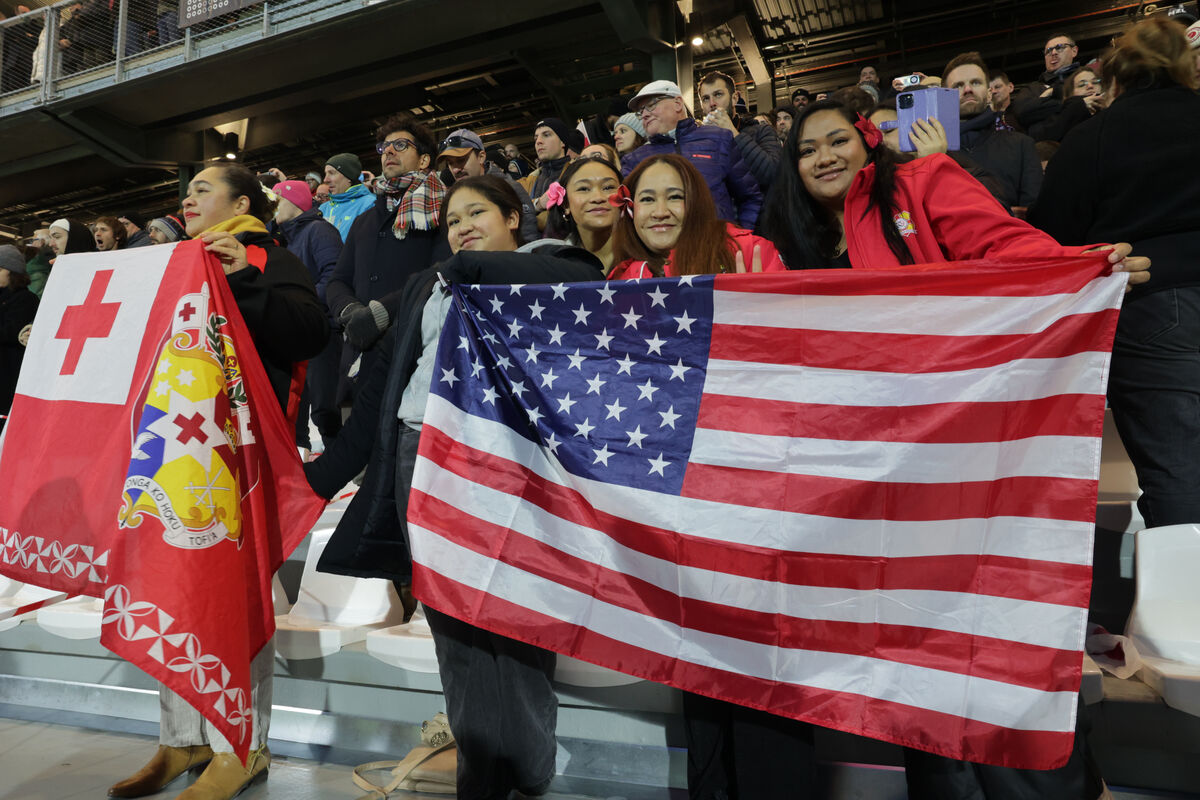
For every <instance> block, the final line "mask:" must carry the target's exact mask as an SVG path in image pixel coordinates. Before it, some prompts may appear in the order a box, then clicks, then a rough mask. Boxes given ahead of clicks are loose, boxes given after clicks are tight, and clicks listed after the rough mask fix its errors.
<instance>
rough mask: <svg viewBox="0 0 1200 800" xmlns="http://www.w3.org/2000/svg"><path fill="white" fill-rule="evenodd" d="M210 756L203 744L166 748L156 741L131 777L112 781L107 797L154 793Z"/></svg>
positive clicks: (207, 760) (203, 763)
mask: <svg viewBox="0 0 1200 800" xmlns="http://www.w3.org/2000/svg"><path fill="white" fill-rule="evenodd" d="M212 757H213V752H212V750H211V749H210V748H209V746H208V745H206V744H197V745H191V746H189V747H168V746H167V745H165V744H160V745H159V746H158V750H157V751H156V752H155V753H154V757H153V758H151V759H150V763H148V764H146V766H144V767H142V768H141V769H140V770H138V771H137V772H136V773H135V774H134V775H133V777H131V778H126V779H125V780H123V781H121V782H120V783H114V784H113V785H112V786H111V787H109V790H108V796H109V797H145V796H146V795H148V794H156V793H157V792H158V791H159V790H160V789H162V788H163V787H164V786H166V785H167V784H168V783H170V782H171V781H173V780H175V779H176V778H178V777H179V776H180V775H182V774H183V773H185V772H187V771H188V770H198V769H200V768H202V767H203V766H204V765H205V764H207V763H208V762H209V761H210V760H211V759H212Z"/></svg>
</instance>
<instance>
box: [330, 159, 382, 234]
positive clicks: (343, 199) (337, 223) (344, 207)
mask: <svg viewBox="0 0 1200 800" xmlns="http://www.w3.org/2000/svg"><path fill="white" fill-rule="evenodd" d="M362 171H363V168H362V162H361V161H359V160H358V156H356V155H354V154H353V153H338V154H337V155H336V156H330V157H329V160H328V161H326V162H325V185H326V186H328V187H329V199H328V200H326V201H325V202H323V203H321V208H320V211H321V216H322V217H324V218H325V220H326V221H327V222H329V223H330V224H331V225H333V227H335V228H337V232H338V235H340V236H341V237H342V241H345V240H346V234H348V233H349V232H350V226H351V225H353V224H354V220H356V219H358V215H359V214H361V213H363V212H364V211H366V210H367V209H368V208H370V207H371V206H373V205H375V195H374V194H373V193H372V192H371V190H370V188H369V187H368V186H367V185H366V184H364V183H363V182H362V181H361V180H360V178H361V177H362Z"/></svg>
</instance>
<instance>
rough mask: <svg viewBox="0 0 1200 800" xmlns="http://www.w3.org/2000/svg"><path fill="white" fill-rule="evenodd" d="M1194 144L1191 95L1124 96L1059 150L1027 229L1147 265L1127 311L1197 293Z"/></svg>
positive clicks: (1196, 132)
mask: <svg viewBox="0 0 1200 800" xmlns="http://www.w3.org/2000/svg"><path fill="white" fill-rule="evenodd" d="M1197 142H1200V95H1197V94H1196V93H1195V92H1193V91H1191V90H1190V89H1186V88H1184V87H1182V86H1160V87H1154V88H1149V89H1130V90H1127V91H1124V92H1122V93H1121V94H1120V95H1118V96H1117V98H1116V99H1115V100H1113V102H1112V105H1111V106H1109V107H1108V108H1107V109H1105V111H1104V112H1102V113H1100V114H1097V115H1096V116H1094V117H1092V118H1091V119H1089V120H1087V121H1086V122H1084V123H1083V124H1082V125H1080V126H1078V127H1077V128H1075V130H1073V131H1072V132H1071V133H1070V134H1069V135H1068V136H1067V138H1066V140H1064V141H1063V144H1062V147H1060V148H1059V150H1058V152H1057V153H1056V154H1055V156H1054V158H1053V160H1051V161H1050V164H1049V165H1048V166H1047V167H1046V180H1045V183H1044V184H1043V185H1042V194H1041V196H1040V197H1039V198H1038V202H1037V204H1036V205H1035V206H1034V207H1033V208H1032V209H1030V212H1029V221H1030V222H1031V223H1033V224H1034V225H1037V226H1038V227H1039V228H1041V229H1043V230H1044V231H1046V232H1047V233H1048V234H1049V235H1051V236H1053V237H1054V238H1055V239H1058V240H1059V241H1061V242H1069V243H1071V244H1083V243H1085V242H1089V241H1096V240H1105V241H1110V242H1129V243H1131V244H1132V245H1133V252H1134V253H1135V254H1137V255H1139V256H1149V258H1150V260H1151V262H1152V264H1151V267H1150V280H1149V281H1148V282H1147V283H1145V284H1141V285H1138V286H1135V287H1134V288H1133V290H1132V291H1131V292H1130V294H1129V298H1128V301H1133V300H1136V299H1137V298H1138V297H1140V296H1143V295H1145V294H1148V293H1150V292H1154V291H1157V290H1159V289H1167V288H1176V287H1180V286H1195V285H1197V284H1200V182H1198V181H1197V180H1196V176H1194V175H1192V173H1191V169H1190V166H1191V165H1192V164H1193V163H1194V162H1195V158H1196V152H1197V147H1198V145H1197ZM1128 301H1127V302H1128Z"/></svg>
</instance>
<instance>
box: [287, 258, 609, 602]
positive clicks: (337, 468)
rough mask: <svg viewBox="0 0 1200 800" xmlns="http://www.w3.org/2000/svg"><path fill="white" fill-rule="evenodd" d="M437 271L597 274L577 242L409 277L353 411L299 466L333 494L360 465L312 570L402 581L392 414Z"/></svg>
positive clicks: (454, 261) (514, 278)
mask: <svg viewBox="0 0 1200 800" xmlns="http://www.w3.org/2000/svg"><path fill="white" fill-rule="evenodd" d="M438 273H441V274H442V276H443V277H445V279H446V280H447V281H449V282H451V283H467V284H473V283H481V284H505V283H525V284H534V283H558V282H560V281H561V282H563V283H573V282H580V281H598V280H602V279H603V272H602V271H601V268H600V262H599V261H597V260H596V258H595V256H593V255H592V254H591V253H588V252H587V251H586V250H582V249H580V248H577V247H561V246H555V245H546V246H543V247H541V248H539V249H538V251H537V252H536V253H470V252H460V253H458V254H457V255H455V256H453V257H451V258H450V259H449V260H447V261H444V262H442V263H441V264H439V265H438V266H437V267H433V268H430V269H428V270H425V271H424V272H421V273H419V274H418V275H415V276H413V279H412V280H411V281H409V283H408V286H406V287H405V289H404V294H403V296H402V299H401V302H400V314H399V318H400V319H403V320H404V324H402V325H393V326H392V330H391V331H389V333H388V334H387V335H386V336H384V339H383V341H382V342H381V343H380V345H379V346H378V347H376V348H375V349H376V360H375V361H374V362H373V366H372V369H371V372H370V374H368V375H367V376H366V377H365V379H364V380H363V383H362V387H361V389H360V392H359V394H358V395H357V396H356V397H355V400H354V411H353V413H351V415H350V419H349V420H348V421H347V423H346V426H345V427H344V428H342V432H341V433H340V434H338V437H337V439H335V440H334V443H333V444H332V445H331V446H330V447H329V449H327V450H326V451H325V454H324V455H323V456H321V457H320V458H318V459H317V460H316V461H313V462H311V463H309V464H305V465H304V471H305V473H306V474H307V475H308V481H309V483H310V484H312V487H313V489H314V490H315V491H316V492H317V494H319V495H321V496H322V497H333V495H334V494H335V493H336V492H337V491H338V490H339V489H341V488H342V487H343V486H345V485H346V483H347V482H348V481H349V480H350V479H351V478H352V477H354V476H355V475H357V474H358V473H359V471H361V470H362V468H363V467H364V466H365V467H366V468H367V473H366V476H365V477H364V478H363V483H362V488H360V489H359V491H358V493H357V494H356V495H355V496H354V499H353V500H351V501H350V506H349V507H348V508H347V509H346V512H345V513H344V514H343V515H342V519H341V521H339V522H338V526H337V529H336V530H335V531H334V533H333V537H332V538H331V539H330V540H329V544H328V545H326V547H325V552H324V553H323V554H322V556H321V560H320V562H319V563H318V564H317V569H319V570H320V571H322V572H333V573H337V574H341V575H354V576H357V577H362V578H387V579H391V580H395V579H399V580H407V579H408V578H409V577H410V576H411V575H412V560H411V555H410V553H409V550H408V544H407V542H406V537H405V535H404V528H403V526H402V522H401V520H400V519H399V516H398V514H397V511H396V499H395V495H396V452H397V442H398V440H399V436H400V433H401V428H402V427H403V425H404V423H403V422H401V421H400V420H399V419H397V417H396V412H397V409H399V407H400V399H401V397H402V396H403V395H404V389H405V387H406V386H407V385H408V381H409V379H410V378H411V377H412V374H413V370H415V369H416V365H417V358H418V357H419V356H420V355H421V314H422V309H423V308H424V305H425V302H426V301H427V300H428V299H429V295H430V292H431V291H433V290H434V288H433V287H434V285H435V284H436V283H437V275H438Z"/></svg>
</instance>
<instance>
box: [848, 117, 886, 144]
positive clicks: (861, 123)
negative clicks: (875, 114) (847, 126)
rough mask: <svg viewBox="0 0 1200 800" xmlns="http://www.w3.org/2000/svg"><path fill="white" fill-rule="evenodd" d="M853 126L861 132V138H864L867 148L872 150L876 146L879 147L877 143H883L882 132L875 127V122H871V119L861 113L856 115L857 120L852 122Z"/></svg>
mask: <svg viewBox="0 0 1200 800" xmlns="http://www.w3.org/2000/svg"><path fill="white" fill-rule="evenodd" d="M854 127H856V128H858V130H859V131H860V132H861V133H862V135H863V139H865V140H866V142H867V149H868V150H874V149H875V148H876V147H879V145H881V144H883V134H882V133H881V132H880V130H879V128H876V127H875V123H874V122H871V120H869V119H867V118H866V117H864V116H863V115H862V114H859V115H858V122H855V123H854Z"/></svg>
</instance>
